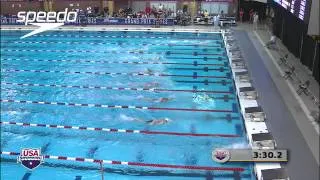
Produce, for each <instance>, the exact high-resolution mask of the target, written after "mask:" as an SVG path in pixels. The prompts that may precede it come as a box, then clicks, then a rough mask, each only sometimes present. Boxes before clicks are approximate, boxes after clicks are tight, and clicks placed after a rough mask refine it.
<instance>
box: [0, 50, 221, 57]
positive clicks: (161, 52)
mask: <svg viewBox="0 0 320 180" xmlns="http://www.w3.org/2000/svg"><path fill="white" fill-rule="evenodd" d="M1 51H3V52H61V53H112V54H157V55H168V56H169V55H179V54H180V55H193V56H224V55H225V54H224V53H223V54H210V53H198V52H193V53H181V52H171V51H166V52H163V51H159V52H146V51H143V50H133V51H113V50H111V51H110V50H109V51H100V50H58V49H1Z"/></svg>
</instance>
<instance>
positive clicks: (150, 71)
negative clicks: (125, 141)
mask: <svg viewBox="0 0 320 180" xmlns="http://www.w3.org/2000/svg"><path fill="white" fill-rule="evenodd" d="M144 73H146V74H152V73H153V70H152V69H150V68H147V70H146V71H145V72H144Z"/></svg>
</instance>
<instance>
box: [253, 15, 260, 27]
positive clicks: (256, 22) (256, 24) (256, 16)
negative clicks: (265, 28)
mask: <svg viewBox="0 0 320 180" xmlns="http://www.w3.org/2000/svg"><path fill="white" fill-rule="evenodd" d="M258 21H259V15H258V13H257V12H255V13H254V15H253V29H254V30H258Z"/></svg>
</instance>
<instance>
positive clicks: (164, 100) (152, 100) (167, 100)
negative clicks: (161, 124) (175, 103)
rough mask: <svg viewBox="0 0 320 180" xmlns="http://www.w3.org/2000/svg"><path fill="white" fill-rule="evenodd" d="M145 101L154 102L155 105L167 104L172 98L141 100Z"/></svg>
mask: <svg viewBox="0 0 320 180" xmlns="http://www.w3.org/2000/svg"><path fill="white" fill-rule="evenodd" d="M143 99H144V100H146V101H151V102H155V103H166V102H169V101H171V100H173V98H166V97H161V98H143Z"/></svg>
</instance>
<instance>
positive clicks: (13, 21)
mask: <svg viewBox="0 0 320 180" xmlns="http://www.w3.org/2000/svg"><path fill="white" fill-rule="evenodd" d="M17 19H18V18H16V17H9V18H7V17H1V25H23V24H24V23H19V22H17ZM156 23H157V24H159V25H165V26H172V25H174V19H165V18H160V19H155V18H96V17H84V16H79V18H78V20H77V22H75V23H66V25H155V24H156Z"/></svg>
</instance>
